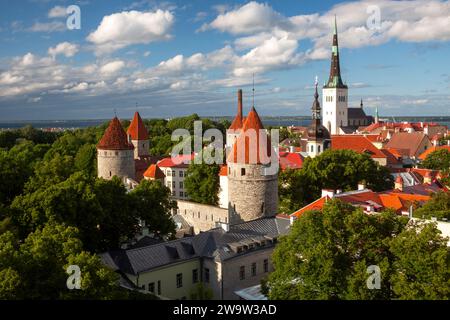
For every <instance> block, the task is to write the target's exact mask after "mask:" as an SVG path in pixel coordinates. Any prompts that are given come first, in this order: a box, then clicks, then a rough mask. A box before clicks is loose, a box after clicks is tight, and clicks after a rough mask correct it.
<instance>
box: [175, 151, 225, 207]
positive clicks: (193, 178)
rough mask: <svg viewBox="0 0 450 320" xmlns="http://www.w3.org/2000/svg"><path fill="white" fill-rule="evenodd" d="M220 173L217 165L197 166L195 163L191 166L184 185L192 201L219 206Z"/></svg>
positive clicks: (203, 164)
mask: <svg viewBox="0 0 450 320" xmlns="http://www.w3.org/2000/svg"><path fill="white" fill-rule="evenodd" d="M199 156H201V154H200V155H199ZM219 171H220V167H219V165H217V164H206V163H204V162H202V163H201V164H195V163H194V161H192V162H191V163H190V164H189V168H188V170H187V173H186V174H187V177H186V178H185V179H184V185H185V188H186V190H187V192H188V194H189V197H190V199H191V200H192V201H195V202H198V203H203V204H210V205H217V203H218V202H219V197H218V192H219V188H220V177H219Z"/></svg>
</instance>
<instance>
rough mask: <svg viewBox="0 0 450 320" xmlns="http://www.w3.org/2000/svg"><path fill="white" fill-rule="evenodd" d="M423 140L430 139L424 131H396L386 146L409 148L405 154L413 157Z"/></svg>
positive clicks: (400, 148)
mask: <svg viewBox="0 0 450 320" xmlns="http://www.w3.org/2000/svg"><path fill="white" fill-rule="evenodd" d="M423 140H429V138H428V136H427V135H426V134H424V133H422V132H412V133H408V132H396V133H394V134H393V135H392V137H391V139H390V140H389V142H388V143H387V144H386V148H395V149H399V150H407V152H406V153H405V154H404V155H406V156H410V157H413V156H414V155H415V154H416V152H417V149H419V147H420V144H421V143H422V141H423Z"/></svg>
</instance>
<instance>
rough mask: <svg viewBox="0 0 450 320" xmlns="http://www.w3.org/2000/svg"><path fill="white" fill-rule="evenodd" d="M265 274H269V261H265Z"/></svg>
mask: <svg viewBox="0 0 450 320" xmlns="http://www.w3.org/2000/svg"><path fill="white" fill-rule="evenodd" d="M264 272H269V259H264Z"/></svg>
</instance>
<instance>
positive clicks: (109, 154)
mask: <svg viewBox="0 0 450 320" xmlns="http://www.w3.org/2000/svg"><path fill="white" fill-rule="evenodd" d="M97 169H98V177H99V178H104V179H107V180H109V179H112V177H113V176H118V177H119V178H122V179H123V178H125V177H129V178H131V179H134V178H135V177H134V176H135V166H134V153H133V150H97Z"/></svg>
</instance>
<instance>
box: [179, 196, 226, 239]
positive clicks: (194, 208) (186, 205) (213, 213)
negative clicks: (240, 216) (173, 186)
mask: <svg viewBox="0 0 450 320" xmlns="http://www.w3.org/2000/svg"><path fill="white" fill-rule="evenodd" d="M177 204H178V210H177V213H178V214H179V215H180V216H182V217H183V219H184V220H186V221H187V222H188V223H189V224H190V225H191V226H192V227H193V228H194V232H195V233H196V234H197V233H199V232H201V231H208V230H211V229H213V228H215V227H216V222H224V223H228V222H229V217H228V209H224V208H219V207H215V206H210V205H205V204H200V203H196V202H192V201H184V200H177Z"/></svg>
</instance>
